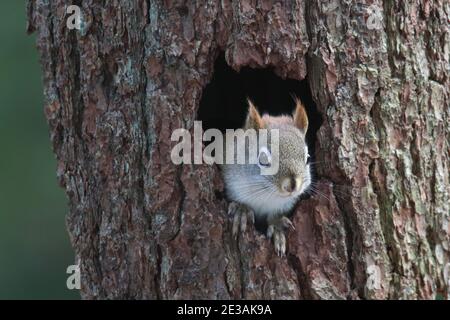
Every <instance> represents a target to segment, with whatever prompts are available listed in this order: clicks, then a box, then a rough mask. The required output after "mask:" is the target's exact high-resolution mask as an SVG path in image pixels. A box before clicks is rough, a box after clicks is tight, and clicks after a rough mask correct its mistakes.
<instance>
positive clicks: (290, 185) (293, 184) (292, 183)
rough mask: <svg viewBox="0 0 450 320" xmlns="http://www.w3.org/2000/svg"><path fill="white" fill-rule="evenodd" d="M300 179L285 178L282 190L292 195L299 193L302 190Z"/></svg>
mask: <svg viewBox="0 0 450 320" xmlns="http://www.w3.org/2000/svg"><path fill="white" fill-rule="evenodd" d="M300 182H301V181H300V178H296V177H288V178H285V179H284V180H283V182H282V183H281V189H282V190H283V191H286V192H289V193H292V192H294V191H298V190H299V189H300V185H301V183H300Z"/></svg>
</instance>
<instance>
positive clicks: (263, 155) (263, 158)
mask: <svg viewBox="0 0 450 320" xmlns="http://www.w3.org/2000/svg"><path fill="white" fill-rule="evenodd" d="M271 162H272V156H271V154H270V151H269V150H267V148H266V147H262V148H261V150H260V151H259V155H258V163H259V165H260V166H263V167H268V166H270V163H271Z"/></svg>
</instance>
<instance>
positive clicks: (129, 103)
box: [28, 0, 450, 299]
mask: <svg viewBox="0 0 450 320" xmlns="http://www.w3.org/2000/svg"><path fill="white" fill-rule="evenodd" d="M73 2H74V3H73ZM70 4H78V5H79V6H80V7H81V10H82V24H81V30H69V29H68V28H67V27H66V20H67V18H68V15H67V14H66V8H67V6H68V5H70ZM374 10H375V13H376V14H378V15H377V16H375V19H378V20H377V21H373V19H374V16H373V12H374ZM449 14H450V9H449V6H448V3H446V1H444V0H435V1H427V0H423V1H419V0H412V1H377V0H374V1H369V0H362V1H358V2H357V3H355V2H352V1H345V0H330V1H315V0H303V1H301V0H297V1H294V0H291V1H255V0H254V1H251V0H240V1H230V0H224V1H218V0H212V1H186V0H185V1H183V0H179V1H156V0H155V1H148V0H147V1H146V0H130V1H119V0H112V1H96V0H85V1H67V0H66V1H65V0H54V1H47V0H35V1H29V3H28V16H29V21H28V30H29V31H30V32H33V31H35V32H36V33H37V47H38V49H39V52H40V55H41V63H42V69H43V79H44V90H45V98H46V106H45V112H46V116H47V119H48V122H49V126H50V133H51V140H52V142H53V147H54V152H55V154H56V157H57V159H58V168H57V174H58V178H59V181H60V183H61V184H62V186H63V187H64V188H65V190H66V192H67V195H68V197H69V204H70V213H69V215H68V217H67V225H68V229H69V233H70V236H71V241H72V244H73V247H74V249H75V254H76V261H77V263H79V265H80V267H81V281H82V289H81V294H82V297H83V298H85V299H104V298H135V299H156V298H161V299H174V298H175V299H178V298H189V299H203V298H212V299H215V298H222V299H241V298H248V299H261V298H269V299H272V298H273V299H275V298H277V299H281V298H283V299H284V298H286V299H299V298H312V299H329V298H336V299H341V298H342V299H349V298H352V299H357V298H369V299H373V298H380V299H385V298H420V299H435V298H436V297H444V298H450V284H449V282H450V279H449V278H450V251H449V250H450V248H449V235H450V223H449V222H450V204H449V202H450V201H449V198H450V177H449V176H450V174H449V172H450V168H449V166H450V154H449V141H450V125H449V115H450V114H449V113H450V111H449V93H450V83H449V51H450V50H449V49H450V48H449V42H450V39H449V37H450V34H449V27H448V21H449V19H450V17H449ZM374 23H375V26H374ZM377 23H378V24H377ZM221 51H224V52H225V57H226V60H227V63H228V64H229V65H230V66H231V67H232V68H234V69H236V70H239V69H240V68H242V67H244V66H251V67H269V66H270V67H273V68H274V70H275V72H276V73H277V74H278V75H280V76H282V77H289V78H294V79H298V80H301V79H303V78H304V77H305V76H306V75H308V81H309V84H310V87H311V90H312V93H313V96H314V100H315V102H316V103H317V107H318V109H319V111H320V112H321V114H322V116H323V119H324V122H323V125H322V127H321V128H320V130H319V132H318V138H317V147H316V157H317V161H318V164H317V166H318V172H319V175H320V177H321V180H320V181H319V183H318V186H317V188H318V190H319V192H320V193H321V195H316V196H313V197H311V198H310V199H308V200H305V201H301V202H300V203H299V205H298V207H297V209H296V212H295V214H294V217H293V221H294V224H295V227H296V230H295V231H291V232H290V233H289V235H288V254H287V258H279V257H277V256H275V254H274V250H273V247H272V244H271V243H270V242H269V241H267V239H266V238H265V237H264V236H263V235H261V234H259V233H257V232H255V230H254V229H253V228H249V230H248V231H247V232H246V233H245V234H244V235H243V236H242V237H241V238H240V239H239V241H238V242H235V241H233V240H232V238H231V235H230V232H231V228H230V227H231V224H230V222H231V219H230V217H228V216H227V215H226V207H227V203H226V200H224V199H223V198H222V197H221V196H220V195H221V192H222V191H223V183H222V179H221V177H220V173H219V171H218V169H217V168H216V167H213V166H207V165H203V166H202V165H192V166H189V165H183V166H175V165H173V164H172V162H171V161H170V150H171V147H172V143H171V141H170V136H171V133H172V131H173V130H174V129H176V128H180V127H183V128H188V129H191V128H192V127H193V121H194V120H195V117H196V110H197V108H198V105H199V101H200V98H201V95H202V90H203V89H204V87H205V86H206V85H207V84H208V81H209V80H210V79H211V77H212V74H213V64H214V61H215V58H216V57H217V56H218V55H219V53H220V52H221Z"/></svg>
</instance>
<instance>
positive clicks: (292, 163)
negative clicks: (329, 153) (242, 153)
mask: <svg viewBox="0 0 450 320" xmlns="http://www.w3.org/2000/svg"><path fill="white" fill-rule="evenodd" d="M295 102H296V107H295V111H294V112H293V114H292V115H289V116H286V115H284V116H277V117H274V116H269V115H263V116H261V115H260V113H259V112H258V110H257V109H256V107H255V105H254V104H253V103H252V102H251V101H250V100H248V115H247V119H246V122H245V127H244V129H255V130H258V129H268V132H269V133H268V135H269V137H270V130H271V129H278V133H279V152H278V159H275V155H274V154H272V153H271V146H270V143H269V144H268V145H267V147H266V146H262V147H260V149H259V150H258V165H259V166H267V165H270V162H271V161H278V164H279V167H278V171H277V173H275V174H274V175H266V176H264V177H265V179H266V180H268V181H269V182H270V183H272V184H273V189H274V191H275V193H276V194H277V196H279V197H286V198H292V197H294V198H296V197H297V196H299V195H300V194H302V193H303V192H305V191H306V189H307V188H308V187H309V185H310V183H311V173H310V165H309V154H308V146H307V144H306V141H305V137H306V132H307V131H308V116H307V114H306V111H305V108H304V106H303V104H302V102H301V101H300V100H299V99H298V98H295ZM268 141H271V139H270V138H269V139H268ZM252 172H253V173H254V172H255V171H252Z"/></svg>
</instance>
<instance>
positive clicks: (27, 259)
mask: <svg viewBox="0 0 450 320" xmlns="http://www.w3.org/2000/svg"><path fill="white" fill-rule="evenodd" d="M0 15H1V18H0V299H79V293H78V292H77V291H76V290H74V291H70V290H68V289H67V287H66V279H67V276H68V275H67V274H66V268H67V266H68V265H71V264H73V261H74V256H73V250H72V248H71V246H70V242H69V236H68V234H67V231H66V226H65V216H66V214H67V211H68V206H67V200H66V197H65V195H64V191H63V190H62V189H61V188H60V187H59V186H58V183H57V180H56V173H55V172H56V161H55V158H54V156H53V152H52V150H51V143H50V139H49V133H48V127H47V123H46V120H45V117H44V111H43V96H42V83H41V71H40V66H39V57H38V52H37V50H36V46H35V36H34V35H31V36H29V35H27V34H26V31H25V29H26V1H23V0H21V1H18V0H2V1H0Z"/></svg>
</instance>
